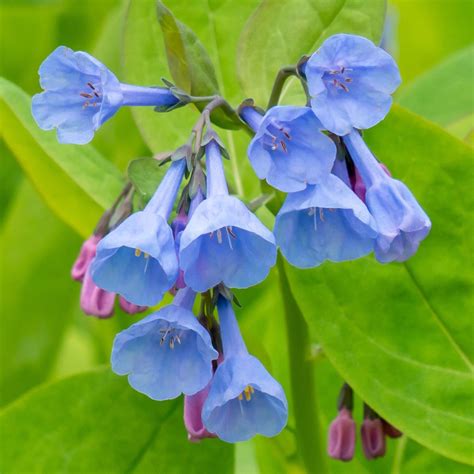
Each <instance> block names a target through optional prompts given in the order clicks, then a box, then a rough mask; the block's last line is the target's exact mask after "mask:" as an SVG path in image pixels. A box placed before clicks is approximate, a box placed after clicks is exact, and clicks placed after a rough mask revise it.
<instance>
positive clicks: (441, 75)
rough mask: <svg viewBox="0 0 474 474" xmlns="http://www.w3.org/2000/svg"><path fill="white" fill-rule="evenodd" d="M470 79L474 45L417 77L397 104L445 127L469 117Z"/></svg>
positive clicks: (472, 105) (473, 96)
mask: <svg viewBox="0 0 474 474" xmlns="http://www.w3.org/2000/svg"><path fill="white" fill-rule="evenodd" d="M473 77H474V45H472V46H469V47H467V48H465V49H463V50H461V51H459V52H457V53H455V54H454V55H452V56H450V57H449V58H447V59H446V60H444V61H443V62H442V63H441V64H438V65H437V66H435V67H434V68H433V69H431V70H430V71H428V72H425V73H424V74H422V75H421V76H419V77H418V78H416V79H415V80H414V81H413V82H412V83H411V84H409V85H408V86H407V87H405V88H404V89H403V90H402V92H401V95H400V96H399V100H398V101H399V102H400V104H401V105H403V106H404V107H406V108H408V109H410V110H411V111H413V112H415V113H417V114H419V115H422V116H423V117H425V118H427V119H428V120H431V121H433V122H435V123H437V124H439V125H442V126H447V125H450V124H452V123H454V122H457V121H459V120H461V119H463V118H465V117H468V116H470V115H472V111H473V110H474V92H473V88H472V80H473ZM466 135H467V134H466Z"/></svg>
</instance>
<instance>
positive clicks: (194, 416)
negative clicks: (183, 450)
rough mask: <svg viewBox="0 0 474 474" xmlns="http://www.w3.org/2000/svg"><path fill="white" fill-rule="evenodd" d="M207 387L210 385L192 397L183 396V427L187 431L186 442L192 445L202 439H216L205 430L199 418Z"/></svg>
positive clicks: (207, 391)
mask: <svg viewBox="0 0 474 474" xmlns="http://www.w3.org/2000/svg"><path fill="white" fill-rule="evenodd" d="M209 387H210V384H209V385H208V386H207V387H206V388H203V389H202V390H201V391H200V392H197V393H195V394H194V395H185V396H184V426H185V427H186V430H187V431H188V440H189V441H191V442H192V443H199V442H200V441H201V439H204V438H216V435H215V434H213V433H209V431H207V430H206V428H205V426H204V423H203V422H202V417H201V413H202V407H203V405H204V402H205V401H206V398H207V395H208V393H209Z"/></svg>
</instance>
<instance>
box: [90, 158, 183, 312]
mask: <svg viewBox="0 0 474 474" xmlns="http://www.w3.org/2000/svg"><path fill="white" fill-rule="evenodd" d="M185 165H186V163H185V161H184V160H180V161H176V162H174V163H172V164H171V166H170V168H169V170H168V172H167V173H166V175H165V177H164V178H163V180H162V182H161V183H160V186H159V187H158V189H157V190H156V192H155V194H154V196H153V197H152V199H151V200H150V202H149V203H148V204H147V206H146V207H145V209H144V210H143V211H140V212H136V213H135V214H132V215H131V216H130V217H128V218H127V219H125V221H123V222H122V223H121V224H120V225H119V226H118V227H117V228H116V229H114V230H113V231H112V232H110V233H109V234H107V235H106V236H105V237H104V238H103V239H102V240H101V241H100V243H99V245H98V246H97V254H96V257H95V259H94V261H93V262H92V264H91V272H92V278H93V280H94V282H95V283H96V285H97V286H99V287H100V288H103V289H105V290H109V291H113V292H115V293H119V294H120V295H122V296H123V297H124V298H125V299H126V300H127V301H130V302H131V303H134V304H137V305H141V306H153V305H155V304H156V303H158V302H159V301H160V300H161V298H162V297H163V294H164V292H165V291H167V290H169V289H170V288H171V287H172V286H173V284H174V282H175V281H176V278H177V277H178V258H177V255H176V249H175V243H174V238H173V232H172V230H171V228H170V226H169V225H168V223H167V220H168V217H169V215H170V212H171V209H172V207H173V202H174V200H175V197H176V193H177V191H178V188H179V185H180V183H181V179H182V177H183V173H184V168H185Z"/></svg>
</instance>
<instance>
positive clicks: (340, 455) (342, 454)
mask: <svg viewBox="0 0 474 474" xmlns="http://www.w3.org/2000/svg"><path fill="white" fill-rule="evenodd" d="M355 441H356V424H355V421H354V420H353V418H352V413H351V412H350V410H348V409H347V408H342V409H341V410H340V411H339V414H338V415H337V418H336V419H335V420H334V421H333V422H332V423H331V426H330V427H329V436H328V454H329V456H331V457H332V458H334V459H339V460H340V461H350V460H351V459H352V458H353V457H354V448H355Z"/></svg>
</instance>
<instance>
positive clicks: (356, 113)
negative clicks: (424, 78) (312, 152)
mask: <svg viewBox="0 0 474 474" xmlns="http://www.w3.org/2000/svg"><path fill="white" fill-rule="evenodd" d="M303 69H304V75H305V76H306V79H307V81H308V88H309V93H310V95H311V97H312V98H311V107H312V109H313V111H314V113H315V114H316V117H318V119H319V120H320V121H321V123H322V124H323V126H324V128H325V129H327V130H329V131H330V132H332V133H335V134H336V135H341V136H342V135H346V134H348V133H349V132H350V131H351V130H352V128H359V129H364V128H369V127H373V126H374V125H376V124H377V123H379V122H380V121H381V120H382V119H383V118H384V117H385V116H386V115H387V113H388V111H389V110H390V106H391V105H392V97H391V94H392V93H393V92H394V91H395V89H396V88H397V87H398V86H399V84H400V81H401V79H400V72H399V70H398V66H397V64H396V63H395V61H394V60H393V58H392V57H391V56H390V55H389V54H388V53H387V52H385V51H384V50H383V49H381V48H378V47H377V46H375V45H374V43H372V42H371V41H370V40H368V39H367V38H363V37H361V36H356V35H347V34H338V35H334V36H331V37H330V38H328V39H327V40H326V41H325V42H324V43H323V44H322V46H321V47H320V48H319V49H318V50H317V51H316V52H315V53H314V54H313V55H312V56H311V57H310V58H309V60H308V62H307V63H306V64H305V65H304V66H303Z"/></svg>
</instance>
